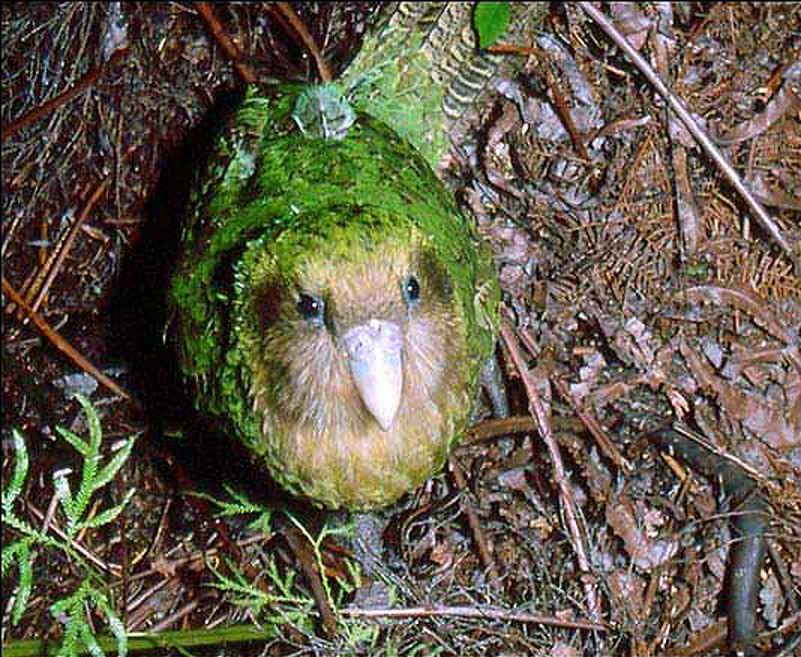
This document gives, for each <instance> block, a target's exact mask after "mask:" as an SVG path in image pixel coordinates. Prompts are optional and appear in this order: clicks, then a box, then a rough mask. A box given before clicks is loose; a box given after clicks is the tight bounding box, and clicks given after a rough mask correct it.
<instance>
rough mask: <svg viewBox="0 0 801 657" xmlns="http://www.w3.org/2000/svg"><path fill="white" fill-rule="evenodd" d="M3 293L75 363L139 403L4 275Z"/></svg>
mask: <svg viewBox="0 0 801 657" xmlns="http://www.w3.org/2000/svg"><path fill="white" fill-rule="evenodd" d="M3 293H4V294H6V295H8V296H9V297H10V298H11V300H12V301H13V302H14V303H16V304H17V305H19V307H20V308H22V309H23V310H24V311H25V312H26V313H27V314H28V315H29V316H30V318H31V319H32V320H33V323H34V324H36V326H37V327H38V328H39V330H40V331H41V332H42V333H44V335H45V337H46V338H47V339H48V340H50V342H52V343H53V345H54V346H55V347H56V349H58V350H59V351H61V352H62V353H63V354H65V355H66V356H67V357H68V358H69V359H70V360H71V361H72V362H73V363H75V364H76V365H77V366H78V367H80V368H81V369H82V370H83V371H84V372H86V373H87V374H89V375H91V376H93V377H94V378H95V379H96V380H97V382H98V383H100V384H102V385H104V386H105V387H106V388H108V389H109V390H110V391H111V392H113V393H114V394H115V395H119V396H120V397H122V398H123V399H127V400H129V401H132V402H134V403H135V404H137V405H138V402H137V401H136V400H135V399H134V398H133V397H131V395H130V394H129V393H128V392H126V391H125V390H124V389H123V388H121V387H120V386H119V385H117V383H115V382H114V381H113V380H112V379H110V378H109V377H107V376H106V375H105V374H103V372H101V371H100V370H99V369H97V368H96V367H95V366H94V365H92V363H90V362H89V361H88V360H87V359H86V358H84V357H83V356H82V355H81V354H80V353H79V352H78V351H77V350H76V349H75V347H73V346H72V345H71V344H70V343H69V342H67V341H66V340H65V339H64V338H63V337H62V336H61V334H60V333H58V332H57V331H55V330H54V329H53V328H51V326H50V324H48V323H47V321H45V319H44V318H43V317H42V316H41V315H40V314H39V313H37V312H35V311H34V310H33V309H32V308H31V307H30V306H29V305H28V304H27V303H25V300H24V299H23V298H22V297H20V296H19V294H17V292H16V290H14V288H13V287H11V284H10V283H9V282H8V281H7V280H6V278H5V276H4V277H3Z"/></svg>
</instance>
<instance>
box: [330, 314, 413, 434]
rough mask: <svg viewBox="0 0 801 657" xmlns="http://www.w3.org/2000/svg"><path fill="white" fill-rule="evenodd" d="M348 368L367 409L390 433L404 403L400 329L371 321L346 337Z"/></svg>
mask: <svg viewBox="0 0 801 657" xmlns="http://www.w3.org/2000/svg"><path fill="white" fill-rule="evenodd" d="M343 342H344V344H345V350H346V351H347V352H348V364H349V365H350V372H351V374H352V375H353V381H354V383H355V384H356V389H357V390H358V391H359V395H360V396H361V398H362V401H363V402H364V405H365V407H366V408H367V410H368V411H370V414H371V415H372V416H373V417H374V418H375V419H376V422H378V424H379V425H381V428H382V429H383V430H384V431H389V428H390V427H391V426H392V421H393V420H394V419H395V413H397V412H398V407H399V406H400V401H401V390H402V389H403V368H402V363H401V352H402V350H403V349H402V346H403V338H402V336H401V331H400V327H399V326H398V325H397V324H395V323H393V322H387V321H384V320H378V319H371V320H369V321H368V322H366V323H364V324H360V325H359V326H354V327H353V328H352V329H350V330H349V331H348V332H347V333H345V335H344V337H343Z"/></svg>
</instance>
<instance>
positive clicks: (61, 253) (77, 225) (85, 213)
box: [30, 178, 109, 312]
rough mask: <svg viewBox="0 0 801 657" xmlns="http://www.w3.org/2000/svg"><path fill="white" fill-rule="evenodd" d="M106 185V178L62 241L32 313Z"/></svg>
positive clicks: (39, 303) (56, 273) (107, 180)
mask: <svg viewBox="0 0 801 657" xmlns="http://www.w3.org/2000/svg"><path fill="white" fill-rule="evenodd" d="M108 184H109V179H108V178H106V179H105V180H104V181H103V182H102V183H101V184H100V186H99V187H98V188H97V189H96V190H95V192H94V194H92V196H91V198H90V199H89V202H88V203H87V204H86V207H85V208H84V209H83V212H81V214H80V215H79V216H78V220H77V221H76V222H75V223H74V224H73V225H72V228H71V229H70V232H69V235H67V239H66V240H65V241H64V244H63V245H62V246H61V248H60V249H59V251H58V256H56V259H55V261H54V262H53V266H52V267H51V268H50V271H49V272H48V273H47V278H46V279H45V282H44V285H42V288H41V289H40V290H39V292H38V294H37V295H36V299H34V301H33V303H32V304H31V310H33V312H38V311H39V306H41V305H42V301H43V300H44V298H45V296H46V295H47V292H48V290H49V289H50V286H51V285H52V284H53V281H54V280H55V279H56V276H57V275H58V272H59V271H60V270H61V266H62V265H63V264H64V259H65V258H66V257H67V254H68V253H69V252H70V249H71V248H72V244H73V242H74V241H75V236H76V235H77V234H78V231H79V230H80V229H81V226H82V225H83V222H84V221H86V217H88V216H89V212H91V210H92V208H93V207H94V206H95V203H97V202H98V200H99V199H100V197H101V196H102V194H103V192H104V191H106V187H108ZM34 289H35V286H32V287H31V290H30V293H31V294H32V293H33V292H34Z"/></svg>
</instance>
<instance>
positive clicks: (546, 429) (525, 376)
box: [501, 321, 601, 619]
mask: <svg viewBox="0 0 801 657" xmlns="http://www.w3.org/2000/svg"><path fill="white" fill-rule="evenodd" d="M501 337H502V338H503V341H504V344H505V345H506V348H507V350H508V352H509V355H510V357H511V359H512V362H514V364H515V367H516V368H517V371H518V373H519V374H520V377H521V379H522V380H523V385H524V386H525V388H526V395H527V396H528V404H529V412H530V413H531V415H532V416H533V417H534V418H535V419H536V421H537V427H538V429H539V433H540V436H541V437H542V440H543V442H544V443H545V445H546V447H547V448H548V453H549V455H550V457H551V464H552V465H553V477H554V481H555V482H556V486H557V488H558V490H559V499H560V501H561V505H562V508H563V510H564V517H565V519H566V521H567V528H568V533H569V535H570V537H571V539H572V544H573V549H574V550H575V551H576V557H577V560H578V566H579V569H580V570H581V572H582V573H585V574H586V575H591V570H590V560H589V557H588V556H587V549H586V547H585V545H584V539H583V538H582V534H581V530H580V528H579V523H578V517H577V514H576V501H575V499H573V493H572V491H571V489H570V483H569V480H568V477H567V474H566V473H565V466H564V464H563V462H562V456H561V454H560V453H559V446H558V445H557V444H556V441H555V440H554V437H553V433H552V432H551V425H550V422H549V420H548V415H547V413H546V411H545V407H544V405H543V403H542V400H541V399H540V396H539V393H538V392H537V388H536V386H535V385H534V382H533V381H532V380H531V376H529V372H528V368H527V367H526V364H525V361H524V359H523V355H522V354H521V353H520V350H519V348H518V346H517V339H516V337H515V336H514V335H513V334H512V332H511V330H510V329H509V327H508V325H507V324H506V323H505V322H503V321H502V322H501ZM582 579H583V583H584V592H585V594H586V596H587V606H588V608H589V613H590V618H592V619H598V618H600V617H601V605H600V601H599V599H598V594H597V591H596V589H595V586H594V585H593V582H592V578H589V577H588V578H582Z"/></svg>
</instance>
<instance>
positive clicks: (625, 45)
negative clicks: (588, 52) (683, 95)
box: [578, 2, 801, 274]
mask: <svg viewBox="0 0 801 657" xmlns="http://www.w3.org/2000/svg"><path fill="white" fill-rule="evenodd" d="M578 5H579V6H580V7H581V8H582V9H583V10H584V11H585V13H586V14H587V15H588V16H590V17H591V18H592V19H593V20H594V21H595V22H596V23H597V24H598V26H599V27H600V28H601V29H602V30H603V31H604V32H606V33H607V35H608V36H609V38H610V39H612V41H614V42H615V43H616V44H617V45H618V47H620V49H621V50H623V52H625V53H626V55H628V57H629V58H630V59H631V61H632V62H634V65H635V66H636V67H637V68H638V69H639V71H640V72H641V73H642V74H643V75H644V76H645V77H646V79H647V80H648V82H650V83H651V84H652V85H653V87H654V89H656V91H657V93H658V94H659V95H660V96H662V98H664V99H665V100H666V101H667V103H668V105H669V106H670V108H671V109H672V110H673V111H674V112H675V113H676V115H677V116H678V117H679V119H680V120H681V122H682V123H683V124H684V126H685V127H686V128H687V130H688V131H689V132H690V134H691V135H692V136H693V137H694V138H695V140H696V141H697V142H698V144H699V145H700V146H701V148H703V150H704V151H705V152H706V153H707V154H708V155H709V157H711V158H712V159H713V160H714V161H715V163H716V164H717V165H718V167H720V170H721V171H722V172H723V175H724V176H725V177H726V178H727V179H728V181H729V182H730V183H731V184H732V186H733V187H734V189H736V190H737V192H738V193H739V194H740V196H742V198H743V200H744V201H745V202H746V203H747V204H748V207H750V208H751V211H752V212H753V213H754V216H755V217H756V218H757V221H759V223H760V224H762V227H763V228H764V229H765V230H766V231H767V232H768V233H769V234H770V235H771V237H773V239H774V240H775V241H776V243H777V244H778V245H779V246H781V248H782V250H783V251H784V252H785V253H786V254H787V256H788V257H789V258H790V261H791V262H792V263H793V267H794V268H795V272H796V274H799V273H801V262H799V260H798V259H797V258H796V257H795V254H794V253H793V250H792V248H791V247H790V245H789V244H788V243H787V241H786V240H785V239H784V236H783V235H782V234H781V232H780V231H779V227H778V226H777V225H776V224H775V223H774V221H773V219H771V218H770V216H769V215H768V213H767V212H765V209H764V208H763V207H762V205H761V204H760V203H759V201H758V200H757V199H756V197H755V196H754V195H753V194H752V193H751V190H750V189H748V187H747V186H746V184H745V183H744V182H743V180H742V178H740V176H739V175H738V173H737V172H736V171H735V170H734V168H733V167H732V165H731V164H729V161H728V160H727V159H726V156H725V155H723V153H721V151H720V149H719V148H718V147H717V146H716V145H715V144H714V142H713V141H712V140H711V139H710V138H709V136H708V135H707V134H706V132H704V131H703V130H702V129H701V127H700V126H699V125H698V124H697V123H696V122H695V119H693V117H692V115H691V114H690V113H689V112H688V111H687V109H686V108H685V107H684V104H683V103H682V102H681V100H679V98H678V96H676V94H674V93H673V92H672V91H671V90H670V89H668V88H667V85H666V84H665V83H664V82H662V79H661V78H660V77H659V76H658V75H657V74H656V73H655V72H654V70H653V69H652V68H651V66H650V65H649V64H648V62H647V61H645V58H643V56H642V55H640V53H638V52H637V50H636V49H635V48H634V46H632V45H631V43H629V41H628V39H626V37H625V36H623V35H622V34H621V33H620V32H619V31H618V29H617V28H616V27H615V26H614V25H613V24H612V23H611V22H610V21H609V19H608V18H607V17H606V16H604V15H603V14H602V13H601V12H600V11H598V9H597V8H595V7H594V6H593V4H592V3H591V2H579V3H578Z"/></svg>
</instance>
